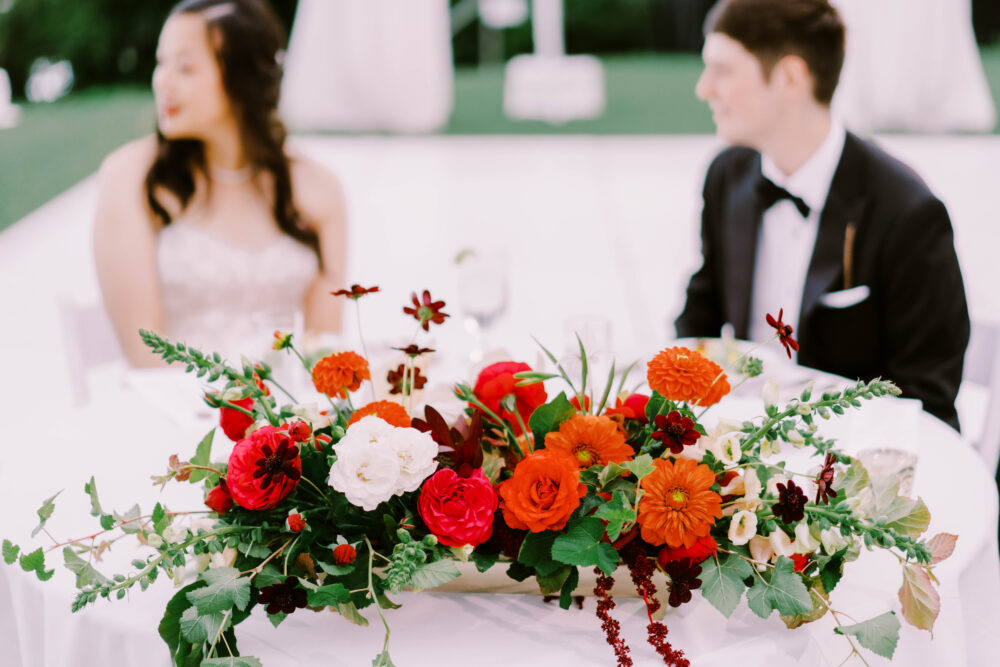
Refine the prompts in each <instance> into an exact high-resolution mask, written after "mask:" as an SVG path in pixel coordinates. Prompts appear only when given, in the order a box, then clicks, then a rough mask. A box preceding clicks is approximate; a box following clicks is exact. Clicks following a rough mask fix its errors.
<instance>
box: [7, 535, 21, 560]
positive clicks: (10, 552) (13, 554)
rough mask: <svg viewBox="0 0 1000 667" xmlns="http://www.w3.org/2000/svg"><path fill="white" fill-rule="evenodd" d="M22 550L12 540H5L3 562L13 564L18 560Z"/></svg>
mask: <svg viewBox="0 0 1000 667" xmlns="http://www.w3.org/2000/svg"><path fill="white" fill-rule="evenodd" d="M20 550H21V547H19V546H17V545H16V544H14V543H13V542H11V541H10V540H4V541H3V562H5V563H7V565H13V564H14V562H15V561H16V560H17V554H18V552H19V551H20Z"/></svg>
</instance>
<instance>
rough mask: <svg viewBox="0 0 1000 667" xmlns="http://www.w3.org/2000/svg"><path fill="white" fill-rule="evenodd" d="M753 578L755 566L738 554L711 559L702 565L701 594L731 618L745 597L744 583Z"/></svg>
mask: <svg viewBox="0 0 1000 667" xmlns="http://www.w3.org/2000/svg"><path fill="white" fill-rule="evenodd" d="M751 576H753V566H752V565H750V563H748V562H747V561H746V560H745V559H743V558H741V557H740V556H738V555H736V554H727V555H726V556H724V557H723V558H722V559H721V560H717V559H715V558H709V559H708V560H706V561H704V562H703V563H702V564H701V594H702V595H703V596H704V597H705V599H706V600H708V601H709V602H710V603H712V606H713V607H715V608H716V609H718V610H719V611H720V612H722V615H723V616H725V617H726V618H729V617H730V615H732V613H733V611H734V610H735V609H736V607H737V605H739V603H740V598H742V597H743V589H745V588H746V584H744V583H743V581H744V580H745V579H746V578H747V577H751Z"/></svg>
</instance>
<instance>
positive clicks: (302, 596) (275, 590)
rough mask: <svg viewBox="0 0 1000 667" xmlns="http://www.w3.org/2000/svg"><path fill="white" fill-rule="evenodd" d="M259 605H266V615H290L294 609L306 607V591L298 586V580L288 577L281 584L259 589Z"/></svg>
mask: <svg viewBox="0 0 1000 667" xmlns="http://www.w3.org/2000/svg"><path fill="white" fill-rule="evenodd" d="M257 602H258V603H259V604H266V605H267V613H269V614H277V613H278V612H281V613H282V614H291V613H292V612H293V611H295V610H296V609H302V608H303V607H305V606H306V602H307V595H306V590H305V589H304V588H301V587H300V586H299V580H298V579H296V578H295V577H288V578H287V579H285V580H284V581H283V582H281V583H278V584H274V585H271V586H265V587H264V588H262V589H260V593H259V594H258V595H257Z"/></svg>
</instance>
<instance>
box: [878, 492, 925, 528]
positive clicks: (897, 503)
mask: <svg viewBox="0 0 1000 667" xmlns="http://www.w3.org/2000/svg"><path fill="white" fill-rule="evenodd" d="M884 515H885V516H886V518H887V519H888V522H887V523H886V524H885V527H886V528H888V529H891V530H895V531H896V532H897V533H899V534H900V535H906V536H907V537H920V536H921V535H922V534H923V532H924V531H925V530H927V526H929V525H930V523H931V513H930V510H928V509H927V505H925V504H924V501H923V499H921V498H917V499H916V500H911V499H910V498H904V497H902V496H900V497H897V498H896V499H895V500H893V501H892V503H891V504H890V505H889V507H887V508H886V510H885V512H884Z"/></svg>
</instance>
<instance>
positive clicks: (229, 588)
mask: <svg viewBox="0 0 1000 667" xmlns="http://www.w3.org/2000/svg"><path fill="white" fill-rule="evenodd" d="M201 579H203V580H204V581H206V582H207V583H208V586H206V587H205V588H199V589H197V590H194V591H191V592H190V593H188V601H189V602H190V603H191V604H193V605H194V606H195V607H197V609H198V613H199V614H203V615H204V614H212V613H216V612H223V611H227V610H229V609H232V608H233V607H236V608H237V609H239V610H240V611H243V610H244V609H246V608H247V604H249V602H250V578H249V577H244V576H240V571H239V570H237V569H236V568H232V567H219V568H213V569H210V570H206V571H205V572H204V573H202V575H201Z"/></svg>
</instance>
